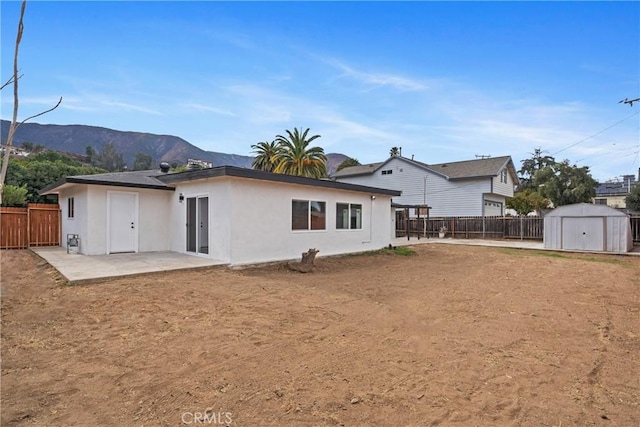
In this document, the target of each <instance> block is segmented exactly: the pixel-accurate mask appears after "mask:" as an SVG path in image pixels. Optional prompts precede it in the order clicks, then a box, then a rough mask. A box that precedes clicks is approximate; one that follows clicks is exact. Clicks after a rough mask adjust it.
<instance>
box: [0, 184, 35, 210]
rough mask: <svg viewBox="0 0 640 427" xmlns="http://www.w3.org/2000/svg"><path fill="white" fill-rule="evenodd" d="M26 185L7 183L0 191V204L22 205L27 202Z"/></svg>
mask: <svg viewBox="0 0 640 427" xmlns="http://www.w3.org/2000/svg"><path fill="white" fill-rule="evenodd" d="M28 191H29V190H27V187H26V186H24V185H23V186H21V187H18V186H17V185H10V184H7V185H5V187H4V193H2V206H24V205H26V203H27V192H28Z"/></svg>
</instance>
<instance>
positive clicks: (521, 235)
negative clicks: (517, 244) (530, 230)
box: [520, 215, 524, 240]
mask: <svg viewBox="0 0 640 427" xmlns="http://www.w3.org/2000/svg"><path fill="white" fill-rule="evenodd" d="M522 221H523V218H522V215H520V240H524V226H523V225H522Z"/></svg>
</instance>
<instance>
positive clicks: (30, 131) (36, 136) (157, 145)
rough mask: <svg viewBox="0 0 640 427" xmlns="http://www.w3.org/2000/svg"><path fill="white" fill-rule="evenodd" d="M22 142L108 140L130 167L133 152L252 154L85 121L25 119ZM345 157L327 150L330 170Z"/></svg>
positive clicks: (219, 158)
mask: <svg viewBox="0 0 640 427" xmlns="http://www.w3.org/2000/svg"><path fill="white" fill-rule="evenodd" d="M1 122H2V123H1V127H0V135H2V143H3V144H4V142H5V140H6V136H7V134H8V133H9V125H10V122H9V121H7V120H2V121H1ZM23 142H31V143H33V144H41V145H43V146H45V147H47V148H49V149H52V150H57V151H63V152H68V153H77V154H85V152H86V148H87V147H88V146H91V147H93V148H94V149H95V150H97V151H100V150H102V148H103V147H104V145H105V144H106V143H108V142H111V143H113V144H114V146H115V147H116V149H117V150H118V151H119V152H121V153H122V155H123V157H124V161H125V162H126V163H127V165H128V166H129V167H131V166H133V162H134V159H135V157H136V154H138V153H145V154H149V155H151V157H153V159H154V161H155V162H156V163H159V162H162V161H166V162H169V163H172V162H178V163H180V164H184V163H186V162H187V159H200V160H206V161H209V162H212V163H213V165H214V166H222V165H228V166H239V167H245V168H250V167H251V162H252V161H253V157H251V156H243V155H239V154H227V153H218V152H215V151H205V150H202V149H201V148H198V147H196V146H195V145H193V144H191V143H189V142H187V141H185V140H184V139H182V138H179V137H177V136H172V135H155V134H151V133H142V132H127V131H118V130H113V129H107V128H102V127H96V126H85V125H47V124H38V123H25V124H24V125H22V126H20V128H18V131H17V132H16V135H15V137H14V140H13V143H14V145H16V146H20V145H22V143H23ZM346 158H347V156H345V155H344V154H336V153H329V154H327V169H328V171H329V173H332V172H333V171H335V168H336V167H337V166H338V165H339V164H340V163H341V162H342V161H343V160H345V159H346Z"/></svg>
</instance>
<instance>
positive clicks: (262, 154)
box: [251, 141, 280, 172]
mask: <svg viewBox="0 0 640 427" xmlns="http://www.w3.org/2000/svg"><path fill="white" fill-rule="evenodd" d="M251 148H253V153H255V154H256V157H255V159H253V163H252V164H251V167H253V168H254V169H258V170H263V171H267V172H273V171H274V169H275V168H276V163H275V162H276V161H277V160H278V155H279V154H280V146H279V145H278V143H277V142H276V141H271V142H266V141H265V142H258V143H257V144H254V145H252V146H251Z"/></svg>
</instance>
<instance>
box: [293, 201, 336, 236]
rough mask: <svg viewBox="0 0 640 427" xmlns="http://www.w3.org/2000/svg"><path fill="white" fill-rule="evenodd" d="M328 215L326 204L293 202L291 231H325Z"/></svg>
mask: <svg viewBox="0 0 640 427" xmlns="http://www.w3.org/2000/svg"><path fill="white" fill-rule="evenodd" d="M326 214H327V208H326V202H318V201H314V200H292V201H291V229H292V230H324V229H325V228H326V219H325V218H326Z"/></svg>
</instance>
